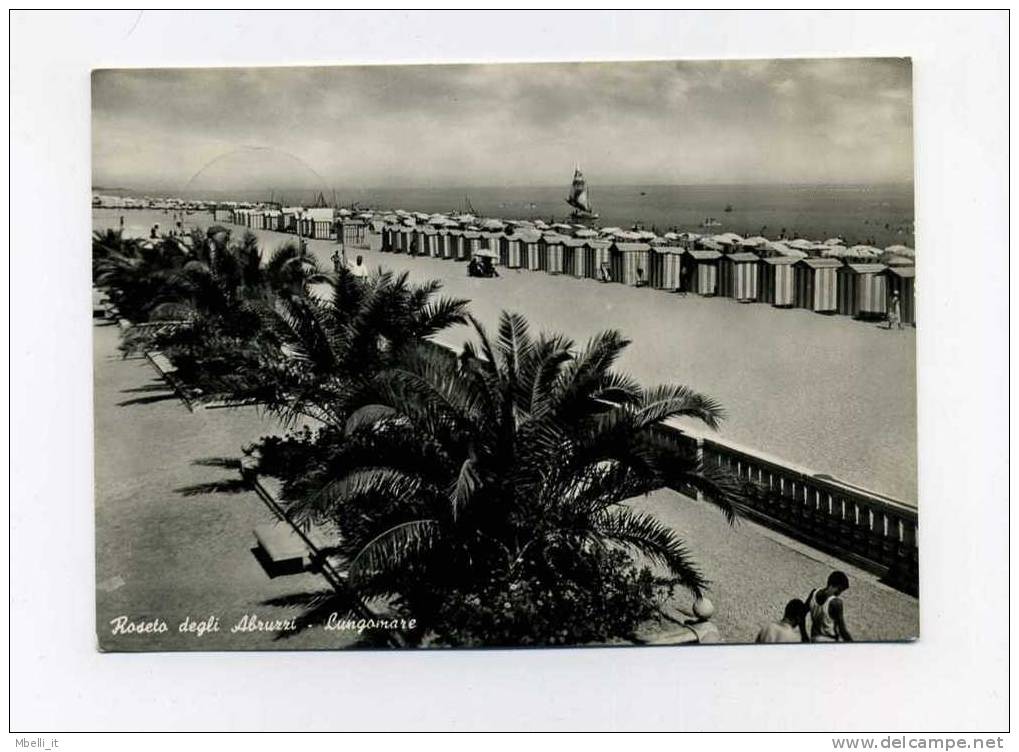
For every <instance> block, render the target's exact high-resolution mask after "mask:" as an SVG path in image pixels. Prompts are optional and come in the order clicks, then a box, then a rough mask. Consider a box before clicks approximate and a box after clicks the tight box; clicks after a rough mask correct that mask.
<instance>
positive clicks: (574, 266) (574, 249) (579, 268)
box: [563, 238, 587, 278]
mask: <svg viewBox="0 0 1019 752" xmlns="http://www.w3.org/2000/svg"><path fill="white" fill-rule="evenodd" d="M586 249H587V241H586V240H585V239H584V238H563V272H564V273H566V274H572V275H573V276H574V277H577V278H580V277H586V276H587V275H586V274H585V273H584V272H585V266H586V263H585V262H586V261H587V252H586Z"/></svg>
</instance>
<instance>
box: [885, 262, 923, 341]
mask: <svg viewBox="0 0 1019 752" xmlns="http://www.w3.org/2000/svg"><path fill="white" fill-rule="evenodd" d="M882 274H884V275H885V277H886V278H887V279H888V300H891V297H892V293H893V292H897V293H899V315H900V316H901V318H902V323H903V324H912V325H913V326H916V267H915V266H889V267H888V268H887V269H886V270H885V271H884V272H882Z"/></svg>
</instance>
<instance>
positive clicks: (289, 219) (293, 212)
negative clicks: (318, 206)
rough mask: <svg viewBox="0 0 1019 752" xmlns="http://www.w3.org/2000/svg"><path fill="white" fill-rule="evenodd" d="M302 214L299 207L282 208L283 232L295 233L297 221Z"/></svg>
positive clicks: (302, 211) (302, 210)
mask: <svg viewBox="0 0 1019 752" xmlns="http://www.w3.org/2000/svg"><path fill="white" fill-rule="evenodd" d="M302 214H304V209H302V208H301V207H300V206H284V207H283V228H282V229H283V232H297V220H298V219H300V217H301V215H302Z"/></svg>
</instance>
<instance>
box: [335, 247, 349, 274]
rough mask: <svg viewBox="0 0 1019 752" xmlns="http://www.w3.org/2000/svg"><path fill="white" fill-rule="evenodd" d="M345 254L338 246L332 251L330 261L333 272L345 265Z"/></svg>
mask: <svg viewBox="0 0 1019 752" xmlns="http://www.w3.org/2000/svg"><path fill="white" fill-rule="evenodd" d="M345 256H346V254H345V253H343V252H342V250H341V249H339V248H337V249H336V250H335V251H333V256H332V262H333V271H334V272H339V271H340V269H342V268H343V267H344V266H346V265H347V259H346V258H344V257H345Z"/></svg>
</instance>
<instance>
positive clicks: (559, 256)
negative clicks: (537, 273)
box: [538, 225, 566, 274]
mask: <svg viewBox="0 0 1019 752" xmlns="http://www.w3.org/2000/svg"><path fill="white" fill-rule="evenodd" d="M554 226H555V225H553V227H554ZM565 240H566V238H565V236H563V235H557V234H555V233H551V232H546V233H545V234H544V235H542V236H541V240H539V241H538V269H540V270H541V271H543V272H547V273H549V274H562V273H563V249H564V246H563V242H564V241H565Z"/></svg>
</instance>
